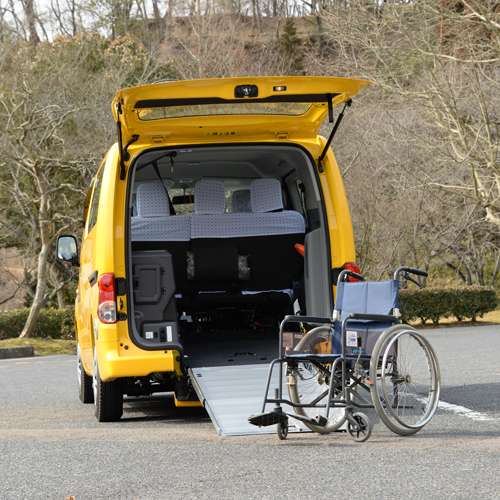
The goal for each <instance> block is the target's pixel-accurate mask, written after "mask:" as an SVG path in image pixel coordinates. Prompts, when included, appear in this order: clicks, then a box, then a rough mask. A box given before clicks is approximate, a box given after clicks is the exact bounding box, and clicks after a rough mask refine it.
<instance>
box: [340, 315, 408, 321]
mask: <svg viewBox="0 0 500 500" xmlns="http://www.w3.org/2000/svg"><path fill="white" fill-rule="evenodd" d="M346 319H348V320H349V319H361V320H368V321H388V322H390V323H397V321H398V318H396V317H395V316H391V315H390V314H361V313H351V314H349V316H348V317H347V318H346Z"/></svg>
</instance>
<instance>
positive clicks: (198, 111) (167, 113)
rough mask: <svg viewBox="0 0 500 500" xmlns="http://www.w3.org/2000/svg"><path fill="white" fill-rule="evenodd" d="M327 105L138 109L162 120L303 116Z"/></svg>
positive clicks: (149, 117) (247, 104) (250, 104)
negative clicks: (316, 107) (232, 116)
mask: <svg viewBox="0 0 500 500" xmlns="http://www.w3.org/2000/svg"><path fill="white" fill-rule="evenodd" d="M318 105H319V106H325V104H315V103H312V104H311V103H310V102H238V103H227V104H223V103H222V104H193V105H190V106H167V107H158V108H148V109H146V108H142V109H137V110H135V112H136V113H137V115H138V117H139V119H140V120H143V121H148V120H160V119H165V118H183V117H189V116H211V115H288V116H301V115H303V114H305V113H307V111H308V110H309V109H310V108H311V106H318Z"/></svg>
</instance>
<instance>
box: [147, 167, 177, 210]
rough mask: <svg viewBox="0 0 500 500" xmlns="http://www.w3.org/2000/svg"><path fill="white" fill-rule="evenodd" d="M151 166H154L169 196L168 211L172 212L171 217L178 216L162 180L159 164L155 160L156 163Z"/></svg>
mask: <svg viewBox="0 0 500 500" xmlns="http://www.w3.org/2000/svg"><path fill="white" fill-rule="evenodd" d="M151 165H153V168H154V169H155V172H156V175H157V176H158V179H160V182H161V185H162V186H163V187H164V188H165V193H166V194H167V199H168V209H169V211H170V215H176V213H175V208H174V205H173V204H172V200H171V199H170V195H169V194H168V189H167V186H165V183H164V182H163V179H162V178H161V175H160V170H159V169H158V163H156V160H155V161H152V162H151Z"/></svg>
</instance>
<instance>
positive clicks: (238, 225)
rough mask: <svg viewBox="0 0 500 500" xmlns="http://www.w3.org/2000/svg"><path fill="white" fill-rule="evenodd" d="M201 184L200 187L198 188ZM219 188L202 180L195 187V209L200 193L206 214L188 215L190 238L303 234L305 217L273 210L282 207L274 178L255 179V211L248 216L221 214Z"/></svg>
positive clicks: (240, 213)
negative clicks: (210, 198)
mask: <svg viewBox="0 0 500 500" xmlns="http://www.w3.org/2000/svg"><path fill="white" fill-rule="evenodd" d="M201 183H203V185H202V186H199V184H201ZM207 183H211V184H210V185H209V184H207ZM215 183H220V184H219V185H216V184H215ZM221 185H222V189H223V188H224V184H223V183H222V182H221V181H215V180H210V181H208V180H204V181H200V182H198V183H197V184H196V186H195V206H196V200H197V196H198V193H201V194H202V196H203V200H202V201H201V202H200V204H201V206H202V207H203V209H204V210H205V211H204V212H202V213H198V211H196V213H195V214H192V215H191V238H193V239H196V238H241V237H254V236H274V235H276V236H277V235H283V234H296V233H301V234H303V233H305V230H306V228H305V222H304V218H303V217H302V215H301V214H300V213H299V212H295V211H293V210H287V211H281V212H273V211H272V210H279V209H280V208H281V209H282V208H283V201H282V196H281V185H280V183H279V181H278V180H277V179H256V180H254V181H253V182H252V185H251V188H250V191H251V206H252V209H255V210H253V211H252V212H249V213H245V212H236V213H234V212H231V213H223V212H221V209H222V200H224V207H225V194H223V192H222V191H221ZM210 196H212V197H214V199H213V200H212V201H211V202H209V201H208V200H209V197H210ZM254 197H255V198H256V201H254ZM209 210H211V211H209Z"/></svg>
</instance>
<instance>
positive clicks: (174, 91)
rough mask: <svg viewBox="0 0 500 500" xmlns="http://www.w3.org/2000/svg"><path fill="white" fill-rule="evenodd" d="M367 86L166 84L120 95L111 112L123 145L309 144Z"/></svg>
mask: <svg viewBox="0 0 500 500" xmlns="http://www.w3.org/2000/svg"><path fill="white" fill-rule="evenodd" d="M368 83H369V82H368V81H367V80H357V79H351V78H332V77H250V78H222V79H207V80H184V81H168V82H159V83H153V84H150V85H142V86H138V87H131V88H127V89H123V90H120V91H118V92H117V94H116V96H115V99H114V101H113V105H112V107H113V113H114V116H115V120H116V121H117V122H118V121H119V122H120V124H121V125H120V126H121V133H122V143H123V144H125V143H126V142H128V141H130V140H131V139H135V141H136V142H137V145H141V143H143V144H161V143H164V144H179V143H206V142H222V141H223V142H227V141H234V142H242V141H247V140H275V139H277V138H278V139H279V138H288V139H291V140H293V139H312V138H315V137H316V136H317V135H318V130H319V127H320V125H321V124H322V122H323V121H324V120H325V118H326V117H327V116H328V115H329V114H330V116H331V117H332V113H333V109H334V108H335V106H337V105H338V104H339V103H341V102H345V101H348V100H350V99H352V98H353V97H355V96H356V95H357V94H358V93H359V92H360V91H361V90H362V89H363V88H364V87H365V86H366V85H367V84H368ZM134 136H139V137H134Z"/></svg>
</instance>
